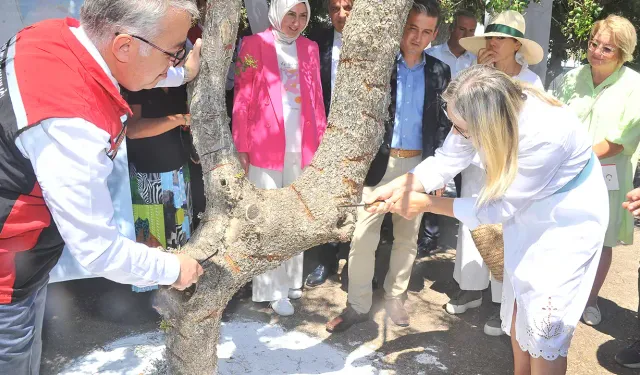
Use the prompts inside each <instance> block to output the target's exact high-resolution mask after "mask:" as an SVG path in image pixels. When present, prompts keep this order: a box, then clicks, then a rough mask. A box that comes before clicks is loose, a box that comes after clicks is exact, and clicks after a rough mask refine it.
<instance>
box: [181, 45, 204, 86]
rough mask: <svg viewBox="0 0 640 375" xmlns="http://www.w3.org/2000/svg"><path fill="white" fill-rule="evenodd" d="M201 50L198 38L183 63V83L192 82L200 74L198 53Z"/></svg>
mask: <svg viewBox="0 0 640 375" xmlns="http://www.w3.org/2000/svg"><path fill="white" fill-rule="evenodd" d="M201 49H202V39H200V38H198V40H196V44H194V45H193V49H192V50H191V52H189V55H187V58H186V59H185V63H184V83H187V82H191V81H193V79H194V78H196V76H197V75H198V73H199V72H200V51H201Z"/></svg>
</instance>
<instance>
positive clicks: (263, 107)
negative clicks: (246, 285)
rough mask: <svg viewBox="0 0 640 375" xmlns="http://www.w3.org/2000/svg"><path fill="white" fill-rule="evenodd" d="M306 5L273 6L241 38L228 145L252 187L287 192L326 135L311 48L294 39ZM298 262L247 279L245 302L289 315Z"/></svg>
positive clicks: (285, 1)
mask: <svg viewBox="0 0 640 375" xmlns="http://www.w3.org/2000/svg"><path fill="white" fill-rule="evenodd" d="M310 17H311V9H310V7H309V2H308V1H307V0H273V1H272V2H271V6H270V8H269V21H270V23H271V27H270V28H268V29H267V30H265V31H263V32H261V33H258V34H255V35H252V36H249V37H246V38H244V39H243V40H242V46H241V48H240V53H239V55H238V60H237V62H236V83H235V98H234V104H233V119H232V120H233V122H232V129H233V139H234V142H235V145H236V148H237V149H238V153H239V157H240V161H241V162H242V165H243V166H244V168H245V171H246V172H247V175H248V178H249V180H250V181H251V182H253V183H254V184H255V185H256V186H257V187H259V188H263V189H278V188H282V187H285V186H287V185H290V184H291V183H293V182H294V181H295V179H296V178H297V177H298V176H299V175H300V174H301V173H302V170H303V169H304V168H305V167H306V166H307V165H309V164H310V163H311V159H312V158H313V155H314V153H315V152H316V150H317V149H318V145H319V144H320V141H321V138H322V135H323V134H324V131H325V129H326V127H327V119H326V115H325V110H324V102H323V99H322V85H321V83H320V58H319V53H318V45H317V44H316V43H315V42H312V41H311V40H309V39H307V38H305V37H303V36H301V35H300V34H301V33H302V31H303V30H304V29H305V28H306V27H307V25H308V23H309V18H310ZM301 288H302V254H300V255H298V256H296V257H293V258H292V259H290V260H288V261H286V262H284V263H283V264H282V265H280V267H278V268H276V269H275V270H272V271H268V272H266V273H264V274H262V275H260V276H256V277H254V278H253V301H255V302H270V303H271V307H272V308H273V310H274V311H275V312H276V313H278V314H280V315H292V314H293V313H294V309H293V305H292V304H291V302H290V299H297V298H300V297H301V296H302V291H301Z"/></svg>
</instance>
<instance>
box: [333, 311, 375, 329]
mask: <svg viewBox="0 0 640 375" xmlns="http://www.w3.org/2000/svg"><path fill="white" fill-rule="evenodd" d="M367 320H369V314H360V313H359V312H357V311H356V310H354V309H353V308H352V307H351V306H347V308H346V309H344V311H342V314H340V315H339V316H337V317H335V318H333V319H331V320H330V321H329V322H328V323H327V325H326V329H327V332H331V333H334V332H344V331H346V330H348V329H349V328H351V326H352V325H354V324H357V323H362V322H366V321H367Z"/></svg>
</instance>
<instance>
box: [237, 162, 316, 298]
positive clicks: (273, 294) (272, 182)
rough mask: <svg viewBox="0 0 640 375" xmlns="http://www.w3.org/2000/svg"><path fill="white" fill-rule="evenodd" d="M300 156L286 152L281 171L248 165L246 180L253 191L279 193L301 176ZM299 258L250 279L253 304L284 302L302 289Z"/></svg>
mask: <svg viewBox="0 0 640 375" xmlns="http://www.w3.org/2000/svg"><path fill="white" fill-rule="evenodd" d="M301 162H302V154H301V153H299V152H287V153H285V156H284V168H283V169H282V171H274V170H271V169H264V168H259V167H255V166H253V165H249V173H248V176H247V177H248V178H249V181H251V182H253V183H254V184H255V185H256V187H257V188H260V189H279V188H282V187H285V186H288V185H290V184H291V183H292V182H293V181H295V180H296V178H298V176H300V174H302V168H301ZM303 254H304V253H301V254H299V255H296V256H294V257H293V258H291V259H289V260H287V261H285V262H284V263H282V264H281V265H280V266H279V267H278V268H276V269H274V270H271V271H267V272H265V273H263V274H262V275H258V276H255V277H254V278H253V288H252V289H253V295H252V300H253V302H267V301H276V300H279V299H282V298H287V295H288V294H289V289H300V288H302V264H303Z"/></svg>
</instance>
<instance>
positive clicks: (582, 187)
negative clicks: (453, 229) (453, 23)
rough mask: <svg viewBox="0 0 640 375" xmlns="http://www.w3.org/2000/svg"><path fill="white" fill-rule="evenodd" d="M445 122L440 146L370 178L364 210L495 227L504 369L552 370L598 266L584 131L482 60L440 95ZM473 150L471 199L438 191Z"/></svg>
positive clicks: (561, 368)
mask: <svg viewBox="0 0 640 375" xmlns="http://www.w3.org/2000/svg"><path fill="white" fill-rule="evenodd" d="M443 99H444V101H445V105H444V106H443V109H444V110H445V112H446V113H447V115H448V117H449V118H450V119H451V121H452V123H453V127H452V130H451V132H450V133H449V135H448V136H447V139H446V140H445V141H444V144H443V146H442V147H441V148H440V149H438V150H436V154H435V156H433V157H430V158H427V159H426V160H425V161H423V162H422V163H421V164H420V165H418V166H417V167H416V168H415V169H414V170H413V171H412V172H411V173H408V174H406V175H404V176H401V177H399V178H397V179H395V180H393V181H391V182H390V183H389V184H387V185H384V186H381V187H378V188H377V189H376V190H374V191H373V192H372V193H371V194H369V195H367V196H366V197H365V198H364V201H365V203H369V204H371V203H373V202H376V201H382V202H383V203H382V204H380V205H373V206H371V207H369V208H367V210H368V211H370V212H375V213H383V212H394V213H398V214H400V215H402V216H404V217H405V218H408V219H410V218H413V217H415V216H417V215H419V214H420V213H422V212H433V213H436V214H439V215H447V216H451V217H455V218H457V219H459V220H460V221H461V222H464V223H465V224H466V225H467V226H469V227H470V228H475V227H477V226H479V225H482V224H499V223H500V224H502V227H503V231H504V289H503V293H502V308H501V316H502V328H503V330H504V331H505V332H506V333H507V334H510V335H511V345H512V348H513V357H514V368H515V371H514V373H515V374H516V375H521V374H534V375H542V374H544V375H560V374H565V373H566V370H567V358H566V357H567V355H568V353H569V346H570V344H571V339H572V337H573V333H574V330H575V328H576V326H577V324H578V322H579V320H580V316H581V315H582V311H583V309H584V306H585V305H586V303H587V299H588V298H589V294H590V292H591V286H592V285H593V280H594V279H595V275H596V271H597V269H598V261H599V259H600V253H601V251H602V243H603V241H604V235H605V232H606V229H607V224H608V218H609V204H608V201H607V187H606V184H605V182H604V178H603V176H602V168H601V166H600V162H599V161H598V158H597V157H596V156H595V154H594V152H593V150H592V148H591V139H590V137H589V135H588V133H587V131H586V130H585V129H584V127H583V126H582V125H581V123H580V119H579V118H578V116H576V115H575V114H574V113H573V111H572V110H571V109H569V108H567V107H566V106H563V105H562V103H561V102H559V101H558V100H556V99H555V98H553V97H551V96H550V95H548V94H546V93H544V92H543V91H541V90H538V89H536V88H533V87H531V86H525V85H523V84H522V83H520V82H518V81H517V80H514V79H511V78H510V77H508V76H507V75H506V74H504V73H502V72H499V71H498V70H496V69H491V68H488V67H487V66H484V65H475V66H473V67H471V68H469V69H466V70H464V71H463V72H462V73H460V75H459V76H458V77H456V78H455V79H454V80H453V81H451V83H450V84H449V87H448V88H447V90H446V91H445V93H444V94H443ZM476 155H479V156H480V159H481V160H482V164H483V168H484V170H485V171H486V173H485V174H486V183H485V185H484V187H483V189H482V191H481V193H480V195H479V197H478V198H455V199H451V198H444V197H436V196H432V195H428V194H424V192H431V191H434V190H436V189H439V188H441V187H442V186H443V185H444V183H445V182H447V181H449V180H450V179H451V178H453V176H455V175H456V174H457V173H459V172H460V171H461V170H463V169H464V168H466V167H467V166H468V165H469V164H470V163H471V161H472V160H473V158H474V156H476Z"/></svg>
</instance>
